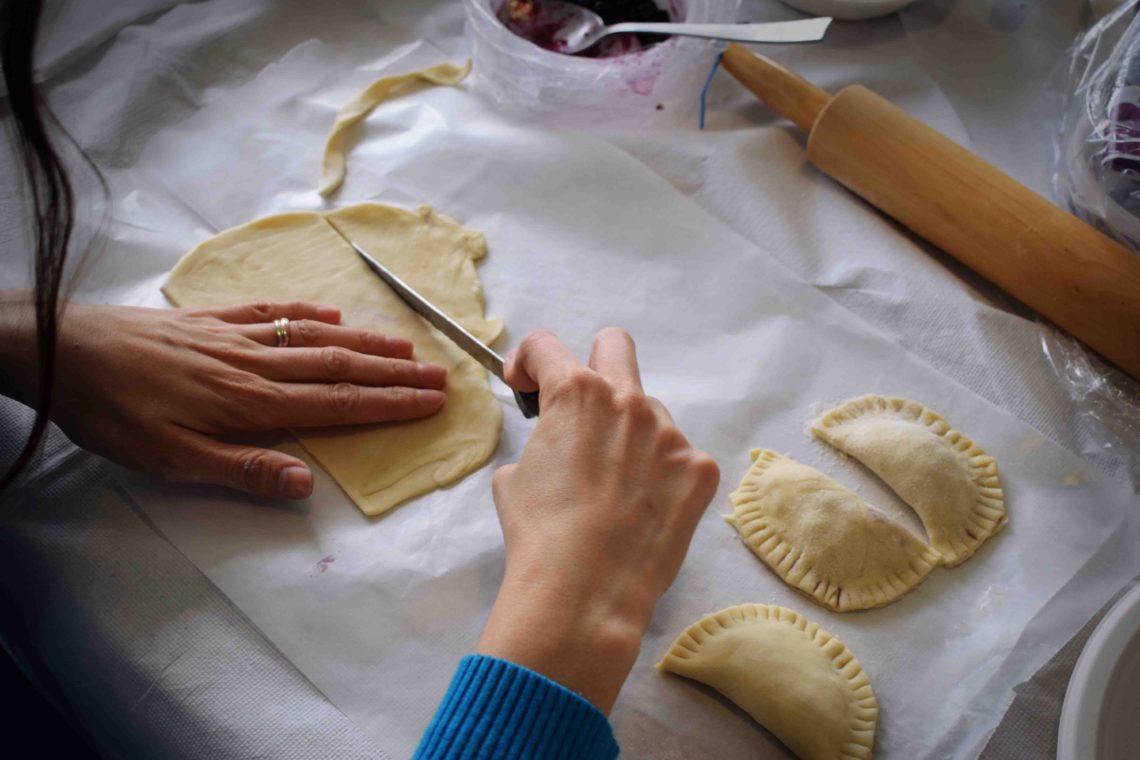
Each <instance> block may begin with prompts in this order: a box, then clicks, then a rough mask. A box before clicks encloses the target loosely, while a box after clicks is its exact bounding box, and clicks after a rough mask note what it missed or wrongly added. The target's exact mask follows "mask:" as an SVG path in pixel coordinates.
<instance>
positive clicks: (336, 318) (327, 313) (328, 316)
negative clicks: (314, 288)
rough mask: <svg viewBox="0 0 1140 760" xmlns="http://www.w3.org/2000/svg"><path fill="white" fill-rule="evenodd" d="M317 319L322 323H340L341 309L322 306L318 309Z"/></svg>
mask: <svg viewBox="0 0 1140 760" xmlns="http://www.w3.org/2000/svg"><path fill="white" fill-rule="evenodd" d="M317 319H319V320H320V321H322V322H334V323H335V322H340V309H334V308H332V307H331V306H321V307H319V308H318V309H317Z"/></svg>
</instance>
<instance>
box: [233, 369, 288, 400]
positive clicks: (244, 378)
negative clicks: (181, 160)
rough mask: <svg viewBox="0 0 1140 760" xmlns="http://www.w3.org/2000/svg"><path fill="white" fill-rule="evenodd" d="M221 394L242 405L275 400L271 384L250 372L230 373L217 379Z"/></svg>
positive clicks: (274, 390)
mask: <svg viewBox="0 0 1140 760" xmlns="http://www.w3.org/2000/svg"><path fill="white" fill-rule="evenodd" d="M218 381H219V382H220V384H221V386H222V388H221V390H222V394H223V395H224V396H225V397H226V398H229V399H231V400H233V401H237V402H238V403H240V404H242V405H246V404H266V403H273V402H274V401H276V400H277V398H278V394H277V393H276V389H275V387H274V386H273V384H272V383H269V382H267V381H266V380H265V379H264V378H262V377H260V376H258V375H255V374H253V373H252V372H231V373H227V374H225V375H222V376H220V377H219V378H218Z"/></svg>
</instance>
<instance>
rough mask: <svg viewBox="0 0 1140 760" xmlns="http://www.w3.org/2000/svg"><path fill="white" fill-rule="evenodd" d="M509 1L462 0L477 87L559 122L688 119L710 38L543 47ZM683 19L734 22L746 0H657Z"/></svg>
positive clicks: (526, 114)
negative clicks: (518, 27)
mask: <svg viewBox="0 0 1140 760" xmlns="http://www.w3.org/2000/svg"><path fill="white" fill-rule="evenodd" d="M505 1H506V0H464V5H465V6H466V9H467V34H468V37H469V38H470V40H471V47H472V50H473V55H474V58H475V70H474V87H475V89H476V91H477V92H479V93H480V95H482V96H483V97H485V98H488V99H489V100H491V101H492V102H493V103H494V104H495V105H496V107H497V108H499V109H501V110H502V111H506V112H509V113H510V114H511V116H512V117H513V118H516V119H521V120H525V121H529V122H532V123H540V124H545V125H547V126H553V127H573V128H584V127H585V128H588V127H598V128H611V129H612V128H618V129H621V128H644V127H669V126H675V125H677V124H680V123H682V122H684V121H686V120H688V119H690V118H691V117H692V116H693V115H694V114H695V113H696V111H697V109H698V107H699V100H700V93H701V87H702V85H703V84H704V81H705V78H706V77H707V76H708V72H709V68H710V67H711V66H712V64H713V60H714V58H715V57H716V50H717V47H716V43H715V42H713V41H710V40H697V39H682V38H679V37H673V38H671V39H669V40H666V41H665V42H662V43H660V44H658V45H654V46H652V47H649V48H646V49H645V50H641V51H638V52H635V53H628V54H626V55H621V56H617V57H614V58H583V57H579V56H571V55H563V54H561V53H554V52H551V51H549V50H544V49H542V48H540V47H538V46H537V45H535V44H533V43H531V42H528V41H527V40H525V39H523V38H521V37H519V36H517V35H516V34H514V33H513V32H511V31H509V30H508V29H507V28H506V27H505V26H504V25H503V24H502V22H500V21H499V19H498V17H497V15H496V14H497V12H498V10H499V8H500V7H501V6H502V4H503V3H504V2H505ZM658 4H659V5H663V7H666V8H667V10H669V12H670V14H671V15H672V17H673V18H674V19H675V20H677V21H685V22H690V23H731V22H732V21H735V20H736V14H737V10H738V8H739V7H740V0H668V2H667V3H661V2H659V3H658Z"/></svg>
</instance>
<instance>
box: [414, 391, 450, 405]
mask: <svg viewBox="0 0 1140 760" xmlns="http://www.w3.org/2000/svg"><path fill="white" fill-rule="evenodd" d="M446 398H447V397H446V396H444V395H443V393H442V392H441V391H428V390H417V391H416V400H417V401H419V402H420V403H421V404H423V405H424V406H434V407H440V406H443V402H444V399H446Z"/></svg>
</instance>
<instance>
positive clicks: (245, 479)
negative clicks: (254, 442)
mask: <svg viewBox="0 0 1140 760" xmlns="http://www.w3.org/2000/svg"><path fill="white" fill-rule="evenodd" d="M271 469H272V465H271V463H270V461H269V453H268V452H267V451H264V450H261V449H250V450H248V451H243V452H242V453H240V454H239V455H238V456H237V457H236V458H235V459H234V464H233V472H232V473H231V480H232V482H233V483H234V484H236V485H237V486H238V487H240V488H244V489H246V490H249V491H257V490H261V489H262V488H263V487H264V485H265V484H266V483H267V482H268V480H269V478H270V476H271V473H270V470H271Z"/></svg>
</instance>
